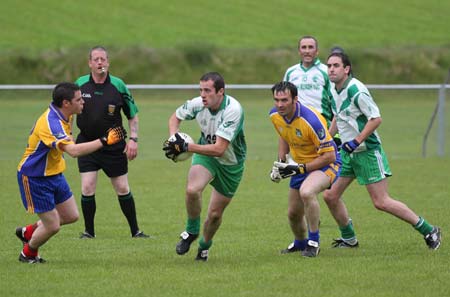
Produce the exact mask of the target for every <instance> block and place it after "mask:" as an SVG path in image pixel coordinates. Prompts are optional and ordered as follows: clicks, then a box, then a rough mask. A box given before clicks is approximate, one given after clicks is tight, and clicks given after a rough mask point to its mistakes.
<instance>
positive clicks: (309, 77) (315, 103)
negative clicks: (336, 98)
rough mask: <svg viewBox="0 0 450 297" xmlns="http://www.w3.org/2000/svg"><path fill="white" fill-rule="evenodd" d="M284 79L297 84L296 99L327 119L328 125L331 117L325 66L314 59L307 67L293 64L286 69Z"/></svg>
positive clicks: (328, 84)
mask: <svg viewBox="0 0 450 297" xmlns="http://www.w3.org/2000/svg"><path fill="white" fill-rule="evenodd" d="M283 80H284V81H289V82H291V83H293V84H294V85H295V86H297V89H298V99H299V100H300V103H301V104H304V105H308V106H312V107H314V108H315V109H316V110H318V111H319V112H320V113H321V114H322V115H323V116H324V118H325V119H326V120H327V123H328V125H329V124H330V122H331V120H332V119H333V114H332V113H331V100H332V98H331V95H330V92H329V89H330V79H329V78H328V74H327V66H326V65H325V64H322V63H320V60H319V59H317V58H316V59H315V60H314V63H313V64H312V65H311V67H309V68H305V67H303V65H302V63H301V62H300V63H299V64H296V65H293V66H291V67H289V68H288V69H287V70H286V73H285V74H284V77H283Z"/></svg>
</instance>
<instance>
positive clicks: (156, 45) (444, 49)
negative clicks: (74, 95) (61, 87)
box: [0, 0, 450, 84]
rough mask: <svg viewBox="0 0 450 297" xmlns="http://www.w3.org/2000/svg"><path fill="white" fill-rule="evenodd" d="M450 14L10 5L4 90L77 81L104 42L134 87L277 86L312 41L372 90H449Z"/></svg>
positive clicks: (284, 0) (412, 7) (233, 5)
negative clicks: (337, 51)
mask: <svg viewBox="0 0 450 297" xmlns="http://www.w3.org/2000/svg"><path fill="white" fill-rule="evenodd" d="M4 2H5V1H4ZM8 2H9V3H8ZM449 12H450V3H449V2H445V1H444V2H442V1H437V0H432V1H427V2H426V3H424V2H422V1H417V0H415V1H407V0H401V1H388V0H382V1H372V2H368V1H357V0H351V1H339V0H333V1H326V2H310V1H293V0H281V1H269V0H262V1H240V0H230V1H223V2H211V1H204V0H203V1H202V0H195V1H188V2H186V1H181V0H174V1H145V0H138V1H132V2H127V3H126V4H125V3H124V2H123V1H119V0H112V1H108V2H103V1H94V2H93V1H86V0H82V1H76V2H65V3H64V4H63V5H62V4H61V2H58V1H55V0H50V1H45V3H42V2H41V1H36V0H34V1H33V0H32V1H25V2H23V1H10V0H8V1H6V2H5V3H3V5H2V13H1V14H0V23H1V24H2V38H0V52H1V56H0V68H1V69H2V73H0V84H13V83H22V84H25V83H56V82H59V81H61V80H73V79H74V78H75V77H77V76H78V75H80V74H82V73H85V72H86V71H87V65H86V55H87V51H88V49H89V48H90V47H92V46H93V45H96V44H103V45H106V46H107V47H109V48H110V49H111V59H112V60H111V61H112V69H111V70H112V72H114V73H116V74H118V75H120V76H122V77H123V78H124V79H125V81H126V82H127V83H135V84H143V83H193V82H196V81H197V80H198V77H199V76H200V75H201V74H202V72H204V71H207V70H218V71H220V72H222V73H223V74H224V75H225V77H226V78H227V81H228V82H231V83H272V82H274V81H275V80H277V79H279V78H280V77H282V75H283V73H284V71H285V70H286V68H287V67H288V66H290V65H293V64H295V63H296V62H297V61H298V55H297V53H296V50H297V49H296V44H297V40H298V38H299V36H301V35H305V34H311V35H314V36H316V37H317V38H318V39H319V42H320V48H321V49H322V53H321V58H322V59H323V60H324V59H325V58H326V56H327V53H328V49H329V48H330V47H331V46H333V45H335V44H339V45H341V46H343V47H344V48H345V49H347V50H348V51H349V53H350V54H351V55H352V58H353V62H354V65H355V67H356V68H357V69H358V70H359V71H358V74H359V75H360V76H361V78H362V79H363V80H365V81H367V82H369V83H441V82H442V80H443V77H444V76H445V74H446V72H447V70H448V67H449V65H450V54H449V52H450V50H449V46H450V44H449V40H448V32H447V27H448V25H447V23H446V19H447V16H448V15H449Z"/></svg>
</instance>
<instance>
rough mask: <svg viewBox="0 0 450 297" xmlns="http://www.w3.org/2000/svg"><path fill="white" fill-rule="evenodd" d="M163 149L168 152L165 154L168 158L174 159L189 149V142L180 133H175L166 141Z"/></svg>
mask: <svg viewBox="0 0 450 297" xmlns="http://www.w3.org/2000/svg"><path fill="white" fill-rule="evenodd" d="M163 151H165V152H166V153H165V155H166V157H167V158H169V159H172V160H174V158H175V157H176V156H178V155H179V154H181V153H184V152H187V151H188V143H187V142H186V141H185V140H184V139H183V137H181V136H180V134H178V133H175V135H173V136H171V137H170V138H169V139H167V140H166V141H164V143H163Z"/></svg>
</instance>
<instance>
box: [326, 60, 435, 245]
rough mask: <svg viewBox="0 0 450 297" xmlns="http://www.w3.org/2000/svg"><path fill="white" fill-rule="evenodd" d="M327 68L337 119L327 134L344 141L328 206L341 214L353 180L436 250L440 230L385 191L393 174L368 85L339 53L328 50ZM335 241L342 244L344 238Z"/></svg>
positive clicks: (376, 206) (328, 198)
mask: <svg viewBox="0 0 450 297" xmlns="http://www.w3.org/2000/svg"><path fill="white" fill-rule="evenodd" d="M327 66H328V75H329V77H330V80H331V81H332V82H333V83H334V85H333V88H332V89H331V91H332V95H333V98H334V101H333V104H332V109H333V113H334V116H335V117H334V119H333V122H332V124H331V128H330V131H331V133H333V132H339V134H340V135H341V139H342V142H343V144H342V148H341V155H342V172H341V176H340V177H339V178H338V180H337V181H336V183H335V184H333V186H332V187H331V189H330V190H329V191H325V193H324V199H325V202H326V203H327V205H328V207H329V208H330V210H331V209H334V211H335V212H340V211H339V206H337V204H338V203H340V201H341V200H342V199H341V197H342V195H343V193H344V192H345V190H346V189H347V187H348V186H350V184H351V183H352V182H353V180H354V179H356V180H357V181H358V183H359V184H361V185H364V186H365V187H366V188H367V191H368V193H369V196H370V198H371V199H372V203H373V205H374V206H375V208H377V209H378V210H381V211H384V212H387V213H389V214H391V215H393V216H395V217H397V218H400V219H401V220H403V221H405V222H408V223H409V224H411V225H412V226H413V227H414V228H415V229H416V230H417V231H419V232H420V233H421V234H422V235H423V236H424V239H425V242H426V244H427V246H428V247H429V248H430V249H432V250H436V249H438V248H439V246H440V245H441V230H440V228H439V227H436V226H433V225H431V224H429V223H428V222H427V221H426V220H425V219H423V218H422V217H420V216H418V215H417V214H416V213H415V212H414V211H412V210H411V209H410V208H409V207H408V206H407V205H406V204H404V203H403V202H401V201H398V200H395V199H393V198H392V197H391V196H390V195H389V193H388V184H387V177H389V176H391V175H392V173H391V170H390V168H389V162H388V160H387V157H386V154H385V152H384V150H383V147H382V145H381V138H380V136H379V135H378V133H377V131H376V129H377V128H378V127H379V126H380V125H381V121H382V120H381V115H380V110H379V109H378V106H377V105H376V103H375V101H374V100H373V98H372V96H371V94H370V92H369V90H368V89H367V87H366V86H365V85H364V84H363V83H362V82H361V81H359V80H358V79H356V78H354V77H353V75H352V65H351V62H350V59H349V57H348V56H347V55H346V54H345V53H343V52H332V53H331V54H330V55H329V57H328V61H327ZM343 211H345V212H346V210H343ZM335 219H336V222H337V223H338V224H339V225H340V226H341V224H342V223H345V221H339V220H338V219H337V217H335ZM338 240H339V239H338ZM337 243H338V244H345V240H340V242H337Z"/></svg>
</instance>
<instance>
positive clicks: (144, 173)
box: [0, 90, 450, 297]
mask: <svg viewBox="0 0 450 297" xmlns="http://www.w3.org/2000/svg"><path fill="white" fill-rule="evenodd" d="M229 92H230V94H231V95H234V96H236V97H237V98H239V99H240V100H241V102H242V105H243V107H244V109H245V112H246V124H245V128H246V137H247V142H248V153H249V156H248V160H247V162H246V171H245V175H244V179H243V182H242V184H241V186H240V188H239V190H238V193H237V195H236V197H234V198H233V202H232V203H231V204H230V206H229V207H228V208H227V210H226V212H225V216H224V220H223V225H222V227H221V229H220V230H219V232H218V233H217V235H216V237H215V240H214V245H213V246H212V248H211V256H210V261H209V262H207V263H196V262H194V260H193V259H194V251H191V252H190V253H189V254H187V255H185V256H178V255H176V253H175V244H176V242H177V241H178V234H179V233H180V232H181V231H182V230H183V228H184V223H185V207H184V198H183V196H184V186H185V180H186V173H187V169H188V166H189V162H184V163H173V162H171V161H169V160H167V159H165V157H164V155H163V153H162V150H161V146H162V142H163V139H164V138H166V137H167V119H168V117H169V116H170V114H171V113H172V112H173V110H174V109H175V108H176V107H177V106H178V105H180V104H182V103H183V102H184V100H186V99H188V98H190V97H192V96H195V95H196V93H197V92H196V91H195V90H190V91H171V92H168V91H158V92H155V91H153V92H147V91H134V92H133V93H134V95H135V97H136V100H137V102H138V104H139V107H140V126H141V129H140V134H139V139H140V141H139V149H140V151H139V156H138V159H137V160H136V161H133V162H131V163H130V173H129V174H130V183H131V188H132V191H133V193H134V195H135V198H136V204H137V211H138V219H139V222H140V225H141V228H142V229H143V230H144V231H146V232H148V233H150V234H152V235H154V238H152V239H149V240H145V239H144V240H133V239H131V238H129V231H128V227H127V224H126V222H125V218H124V217H123V216H122V214H121V212H120V208H119V205H118V203H117V198H116V197H115V195H114V193H113V190H112V188H111V185H110V183H109V180H108V179H107V178H105V176H104V174H102V173H101V174H100V179H99V186H98V191H97V206H98V209H97V217H96V223H97V238H96V239H95V240H93V241H86V240H79V239H77V238H78V234H79V232H81V231H82V229H83V223H82V221H79V222H77V223H75V224H73V225H70V226H64V227H63V228H62V229H61V231H60V233H59V234H58V235H57V236H55V237H54V238H52V239H51V240H50V241H49V242H48V243H47V244H46V245H45V246H44V247H43V248H42V249H41V251H40V252H41V254H42V256H43V257H45V258H46V259H47V260H48V263H47V264H46V265H42V266H37V267H36V266H29V265H26V264H21V263H19V262H18V261H17V257H18V253H19V251H20V248H21V244H20V242H19V241H18V240H17V238H15V236H14V234H13V233H14V228H15V227H16V226H17V225H19V224H23V223H25V222H27V223H31V222H33V221H34V220H35V216H32V215H28V214H26V213H25V212H24V209H23V207H22V205H21V202H20V198H19V197H20V196H19V193H18V187H17V184H16V175H15V171H16V166H17V163H18V161H19V159H20V156H21V154H22V152H23V150H24V146H25V143H26V138H27V135H28V132H29V129H30V127H31V126H32V124H33V121H34V120H35V119H36V118H37V117H38V116H39V115H40V114H41V113H42V111H43V110H44V109H45V108H46V106H47V104H48V96H49V91H38V92H36V91H26V92H0V100H1V102H2V106H3V108H2V109H0V126H1V127H2V128H3V135H2V138H1V147H2V149H1V150H0V167H1V168H2V170H1V171H0V188H1V189H2V191H0V199H1V201H2V203H3V204H2V210H1V212H2V215H1V221H0V238H2V239H3V245H2V247H3V248H2V249H0V275H1V278H0V294H1V296H19V295H21V294H23V292H24V290H25V289H24V287H27V288H26V292H27V295H28V296H46V297H47V296H61V297H66V296H67V297H69V296H86V295H88V296H92V297H94V296H125V295H126V296H150V295H151V296H170V297H173V296H227V297H229V296H255V297H260V296H277V297H279V296H293V295H299V296H303V295H312V294H313V295H316V296H330V297H332V296H336V297H337V296H349V297H366V296H390V297H402V296H405V297H412V296H418V297H419V296H428V295H430V292H432V294H433V295H436V296H448V295H449V288H448V285H447V280H448V279H449V278H450V271H449V269H448V259H449V257H450V248H449V244H448V242H447V237H446V236H445V234H447V233H446V232H448V231H447V230H449V229H450V222H449V220H448V213H449V212H450V207H449V204H448V197H449V195H450V192H449V187H448V175H447V174H445V168H447V167H449V166H450V159H449V154H450V152H448V151H447V154H446V157H445V158H436V157H435V150H434V147H433V146H431V147H430V150H429V152H430V158H427V159H422V158H421V141H422V136H423V133H424V131H425V128H426V126H427V124H428V120H429V117H430V115H431V112H432V110H433V109H434V103H435V98H436V92H435V91H420V92H411V91H374V92H373V94H374V96H375V98H376V100H377V102H378V104H379V106H380V108H381V112H382V115H383V124H382V126H381V127H380V131H379V132H380V134H381V136H382V138H383V140H384V147H385V150H386V152H387V154H388V156H389V159H390V163H391V167H392V170H393V173H394V176H393V177H392V178H391V179H390V193H391V194H392V195H393V196H394V197H396V198H398V199H400V200H402V201H404V202H406V203H407V204H408V205H409V206H410V207H411V208H412V209H414V210H416V211H417V212H418V213H419V214H420V215H423V216H424V217H425V218H427V219H428V220H429V221H430V222H432V223H436V224H439V225H440V226H441V227H442V229H443V232H444V241H443V244H442V247H441V249H440V250H438V251H436V252H432V251H429V250H428V249H427V248H426V246H425V243H424V241H423V239H422V238H421V236H420V234H418V233H417V232H416V231H414V230H413V229H412V227H411V226H409V225H407V224H405V223H403V222H401V221H400V220H398V219H396V218H394V217H392V216H389V215H387V214H383V213H380V212H379V211H376V210H375V209H374V208H373V206H372V204H371V202H370V199H369V197H368V195H367V193H366V191H365V190H364V188H363V187H360V186H358V185H357V184H356V183H355V184H354V185H352V186H351V187H350V189H349V191H348V192H347V193H346V195H345V201H346V203H347V205H348V208H349V211H350V214H351V216H352V218H353V221H354V223H355V226H356V231H357V234H358V237H359V239H360V242H361V247H360V248H359V249H358V250H335V249H332V248H331V247H330V242H331V239H332V238H333V237H336V236H338V234H339V233H338V230H337V227H336V225H335V223H334V221H333V219H332V217H331V216H330V214H329V211H328V210H327V209H326V206H325V205H324V203H323V201H322V199H320V200H321V206H322V211H321V221H322V225H321V241H322V252H321V254H320V255H319V257H318V258H316V259H305V258H301V257H300V256H298V255H285V256H282V255H280V254H279V250H280V249H282V248H285V247H286V246H287V245H288V244H289V242H290V241H291V240H292V235H291V233H290V231H289V227H288V223H287V218H286V209H287V197H286V196H287V183H286V182H282V183H281V184H274V183H272V182H270V181H269V178H268V172H269V170H270V168H271V164H272V162H273V161H274V159H275V156H276V143H277V142H276V135H275V131H273V127H271V124H270V122H269V119H268V115H267V113H268V110H269V109H270V108H271V105H272V101H271V97H270V96H269V91H266V90H263V91H237V90H230V91H229ZM405 106H408V108H405ZM449 108H450V106H449ZM19 111H20V112H19ZM447 114H449V113H448V112H447ZM182 127H183V130H184V131H186V132H188V133H189V134H190V135H192V136H194V137H198V129H197V127H196V123H194V122H186V123H183V126H182ZM447 131H450V129H448V130H447ZM434 137H435V134H432V135H431V137H430V144H433V143H434ZM447 139H450V135H447ZM67 161H68V169H67V171H66V176H67V178H68V180H69V183H70V185H71V186H72V190H73V192H74V194H75V197H76V199H77V201H78V203H79V196H80V179H79V175H78V173H77V166H76V160H74V159H72V158H70V157H68V156H67ZM208 195H209V189H208V191H207V193H206V194H205V196H204V201H203V205H204V209H203V215H202V218H204V217H205V214H204V212H205V211H206V205H207V203H208V200H209V199H208ZM193 250H195V245H194V248H193Z"/></svg>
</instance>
